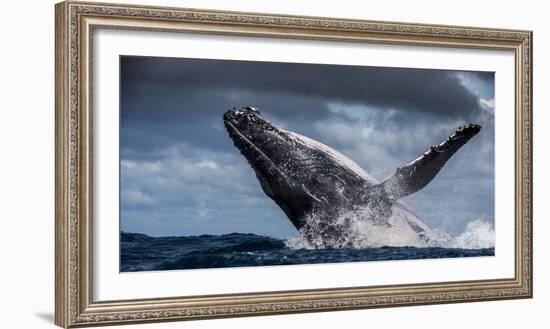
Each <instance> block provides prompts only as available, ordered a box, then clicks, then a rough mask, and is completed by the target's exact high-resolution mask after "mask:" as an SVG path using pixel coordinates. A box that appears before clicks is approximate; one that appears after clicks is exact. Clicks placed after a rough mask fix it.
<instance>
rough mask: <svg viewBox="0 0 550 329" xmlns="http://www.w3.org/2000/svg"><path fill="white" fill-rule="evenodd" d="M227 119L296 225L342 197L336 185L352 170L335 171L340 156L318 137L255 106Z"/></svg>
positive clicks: (244, 151)
mask: <svg viewBox="0 0 550 329" xmlns="http://www.w3.org/2000/svg"><path fill="white" fill-rule="evenodd" d="M223 119H224V124H225V127H226V129H227V131H228V133H229V136H230V137H231V139H232V140H233V143H234V145H235V146H236V147H237V148H238V149H239V151H240V152H241V154H242V155H243V156H244V157H245V158H246V160H247V161H248V163H249V164H250V166H251V167H252V168H253V169H254V172H255V173H256V177H257V178H258V180H259V182H260V185H261V187H262V189H263V191H264V192H265V193H266V194H267V195H268V196H269V197H270V198H271V199H273V201H275V202H276V203H277V204H278V205H279V206H280V207H281V208H282V209H283V211H284V212H285V213H286V214H287V216H288V217H289V218H290V219H291V221H292V222H293V224H294V225H295V226H296V227H301V226H303V223H301V222H300V221H301V220H302V219H303V217H304V215H305V214H307V213H309V212H310V211H312V210H313V209H315V208H318V207H322V206H323V205H324V204H328V203H330V202H334V201H336V200H335V199H338V198H343V196H342V193H341V191H342V190H344V189H343V188H342V189H338V188H337V186H338V184H341V185H342V184H345V183H346V182H345V180H346V177H347V175H346V174H347V173H346V172H336V171H337V170H338V169H339V168H338V164H337V161H336V160H335V159H334V157H332V156H331V155H330V154H329V152H326V151H324V150H320V149H319V147H316V146H315V145H314V143H315V141H311V140H307V141H306V139H307V138H306V137H304V136H301V135H298V134H296V133H293V132H289V131H286V130H284V129H281V128H278V127H276V126H274V125H273V124H271V123H270V122H269V121H267V120H266V119H264V118H263V117H262V115H261V114H260V112H259V110H258V109H257V108H254V107H245V108H240V109H233V110H230V111H227V112H226V113H225V114H224V116H223ZM334 152H335V151H334ZM344 171H345V170H344ZM352 176H353V174H352ZM355 176H356V175H355ZM335 180H336V181H335ZM339 201H341V200H339Z"/></svg>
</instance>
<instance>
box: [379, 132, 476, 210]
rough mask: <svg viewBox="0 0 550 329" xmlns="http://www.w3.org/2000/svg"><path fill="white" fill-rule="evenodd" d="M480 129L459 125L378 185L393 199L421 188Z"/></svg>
mask: <svg viewBox="0 0 550 329" xmlns="http://www.w3.org/2000/svg"><path fill="white" fill-rule="evenodd" d="M480 130H481V126H479V125H476V124H469V125H466V126H463V127H459V128H458V129H457V130H456V131H455V132H454V133H453V134H452V135H450V136H449V138H447V139H446V140H445V141H443V142H441V143H440V144H438V145H434V146H432V147H430V149H428V150H427V151H426V152H424V154H422V155H421V156H420V157H419V158H417V159H416V160H413V161H411V162H409V163H407V164H406V165H404V166H402V167H399V168H397V170H396V172H395V174H394V175H393V176H391V177H389V178H388V179H386V180H385V181H384V182H382V183H380V185H379V186H380V187H382V188H383V190H384V191H385V193H387V195H388V196H389V197H390V198H391V199H393V200H397V199H400V198H402V197H404V196H407V195H409V194H412V193H414V192H417V191H419V190H421V189H422V188H424V186H426V185H428V183H429V182H431V180H432V179H433V178H434V177H435V175H437V173H438V172H439V171H440V170H441V168H443V166H444V165H445V163H446V162H447V160H449V159H450V158H451V156H452V155H453V154H455V153H456V151H458V150H459V149H460V148H461V147H462V146H463V145H464V144H466V142H468V141H469V140H470V139H471V138H472V137H473V136H475V135H476V134H477V133H478V132H479V131H480Z"/></svg>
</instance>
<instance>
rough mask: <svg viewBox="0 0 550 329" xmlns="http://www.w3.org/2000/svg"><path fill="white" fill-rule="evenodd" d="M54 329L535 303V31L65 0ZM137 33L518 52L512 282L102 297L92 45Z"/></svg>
mask: <svg viewBox="0 0 550 329" xmlns="http://www.w3.org/2000/svg"><path fill="white" fill-rule="evenodd" d="M55 12H56V20H55V25H56V34H55V40H56V48H55V49H56V56H55V61H56V80H55V89H56V97H55V102H56V117H55V124H56V127H55V139H56V141H55V143H56V150H55V152H56V153H55V161H56V164H55V172H56V175H55V177H56V178H55V181H56V187H55V196H56V198H55V209H56V215H55V217H56V225H55V247H56V248H55V281H56V282H55V323H56V324H57V325H59V326H62V327H66V328H68V327H80V326H89V325H106V324H122V323H137V322H140V323H141V322H158V321H167V320H191V319H206V318H220V317H236V316H251V315H266V314H281V313H297V312H316V311H334V310H345V309H362V308H374V307H393V306H407V305H422V304H435V303H455V302H467V301H485V300H497V299H514V298H530V297H532V292H533V278H532V273H533V271H532V268H533V267H532V266H533V263H532V255H533V251H532V248H533V247H532V236H533V235H532V182H533V180H532V159H533V152H532V136H533V134H532V123H533V119H532V32H531V31H517V30H503V29H488V28H472V27H459V26H439V25H423V24H407V23H394V22H376V21H362V20H349V19H333V18H324V17H323V18H321V17H298V16H286V15H272V14H254V13H241V12H226V11H204V10H195V9H181V8H159V7H149V6H132V5H114V4H101V3H85V2H74V1H65V2H62V3H59V4H57V5H56V8H55ZM98 28H110V29H127V30H148V31H171V32H188V33H209V34H224V35H233V36H261V37H272V38H292V39H314V40H332V41H350V42H370V43H388V44H397V45H427V46H441V47H460V48H477V49H501V50H510V51H513V52H514V53H515V72H516V76H515V79H516V81H515V88H516V89H515V117H516V122H515V134H516V135H515V152H516V153H515V154H516V163H515V168H516V180H515V188H516V191H515V193H516V205H515V206H516V208H515V209H516V213H515V220H516V222H515V233H516V236H515V275H514V278H510V279H493V280H481V281H465V282H437V283H423V284H408V285H390V286H381V287H350V288H338V289H316V290H300V291H281V292H266V293H240V294H230V295H229V294H228V295H215V296H183V297H177V298H158V299H148V300H123V301H109V302H94V301H93V299H92V294H91V284H92V279H91V278H92V272H91V256H92V255H91V247H92V245H91V243H92V241H91V238H92V237H91V227H92V223H93V222H92V208H91V205H92V196H93V194H92V190H91V189H92V184H91V182H92V179H93V170H92V163H93V162H92V148H91V143H92V138H91V131H92V128H93V127H92V125H91V115H92V110H91V105H92V104H91V98H90V94H91V92H92V89H91V88H92V85H91V83H90V81H91V79H90V74H91V72H90V64H91V57H90V54H91V51H90V49H91V47H92V46H93V45H92V43H91V40H92V38H91V37H90V36H91V35H92V34H93V32H94V30H95V29H98Z"/></svg>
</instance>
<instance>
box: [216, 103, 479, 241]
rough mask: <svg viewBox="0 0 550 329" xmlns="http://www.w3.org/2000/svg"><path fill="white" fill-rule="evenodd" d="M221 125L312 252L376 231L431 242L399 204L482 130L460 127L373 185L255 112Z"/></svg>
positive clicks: (322, 148)
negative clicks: (310, 247)
mask: <svg viewBox="0 0 550 329" xmlns="http://www.w3.org/2000/svg"><path fill="white" fill-rule="evenodd" d="M223 121H224V125H225V127H226V129H227V131H228V133H229V136H230V138H231V139H232V140H233V144H234V145H235V146H236V147H237V148H238V149H239V151H240V153H241V154H242V155H243V156H244V157H245V158H246V160H247V161H248V163H249V164H250V166H251V167H252V169H253V170H254V172H255V174H256V177H257V178H258V181H259V183H260V186H261V188H262V190H263V191H264V193H265V194H266V195H267V196H268V197H270V198H271V199H272V200H273V201H274V202H275V203H276V204H277V205H278V206H279V207H280V208H281V209H282V210H283V212H284V213H285V214H286V216H287V217H288V219H289V220H290V222H291V223H292V224H293V225H294V226H295V227H296V229H298V231H299V232H300V233H301V234H302V235H303V236H304V237H305V238H306V239H307V240H308V241H309V243H311V244H312V245H313V246H315V247H346V246H349V245H350V244H353V241H354V239H357V238H365V237H362V236H359V237H358V236H357V235H365V236H366V237H367V238H369V239H371V240H374V241H376V234H377V233H379V232H383V231H390V232H392V231H393V234H389V235H390V236H392V239H395V241H392V242H391V244H394V245H418V243H419V242H424V243H426V244H430V243H431V241H435V240H436V238H435V234H434V232H432V230H431V229H430V228H429V227H428V226H427V225H426V224H424V223H423V222H422V221H421V220H420V219H419V218H418V216H416V215H415V214H414V212H413V211H412V210H411V209H410V208H409V207H408V206H406V205H405V204H404V203H402V202H401V201H400V200H399V199H401V198H403V197H405V196H407V195H410V194H412V193H415V192H417V191H419V190H421V189H422V188H424V187H425V186H426V185H427V184H428V183H429V182H430V181H431V180H432V179H434V177H435V176H436V175H437V173H438V172H439V171H440V170H441V168H443V166H444V165H445V163H446V162H447V161H448V160H449V159H450V158H451V156H452V155H453V154H455V153H456V152H457V151H458V150H459V149H460V148H461V147H462V146H463V145H464V144H466V143H467V142H468V141H469V140H470V139H471V138H472V137H473V136H475V135H476V134H477V133H478V132H479V131H480V129H481V127H480V126H479V125H477V124H469V125H466V126H462V127H459V128H458V129H457V130H456V131H455V132H454V133H452V134H451V135H450V136H449V137H448V138H447V139H446V140H444V141H442V142H441V143H439V144H436V145H433V146H431V147H430V148H429V149H428V150H427V151H425V152H424V153H423V154H422V155H420V156H419V157H418V158H416V159H415V160H413V161H411V162H409V163H407V164H405V165H403V166H401V167H399V168H397V169H396V171H395V173H394V174H393V175H392V176H390V177H388V178H387V179H385V180H383V181H378V180H377V179H375V178H374V177H372V176H370V175H369V174H368V173H366V172H365V171H364V170H363V169H362V168H361V167H359V166H358V165H357V164H356V163H355V162H354V161H352V160H351V159H349V158H348V157H346V156H344V155H343V154H341V153H340V152H338V151H336V150H334V149H332V148H331V147H329V146H327V145H324V144H322V143H320V142H318V141H315V140H313V139H311V138H308V137H306V136H303V135H300V134H298V133H295V132H292V131H288V130H285V129H282V128H278V127H276V126H274V125H273V124H272V123H270V122H268V121H267V120H265V119H264V118H263V117H262V115H261V114H260V112H259V110H258V109H257V108H255V107H244V108H238V109H237V108H234V109H232V110H229V111H227V112H226V113H225V114H224V115H223ZM358 227H359V228H365V227H366V228H367V229H366V230H357V228H358ZM358 232H359V233H358ZM386 235H387V234H386ZM382 244H388V242H387V241H385V242H384V243H382Z"/></svg>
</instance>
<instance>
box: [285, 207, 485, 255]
mask: <svg viewBox="0 0 550 329" xmlns="http://www.w3.org/2000/svg"><path fill="white" fill-rule="evenodd" d="M402 211H403V209H398V210H397V211H396V210H395V209H394V214H392V216H391V217H390V220H389V223H390V225H389V226H388V225H384V224H382V225H380V224H374V223H372V222H370V221H367V220H362V219H361V218H364V217H363V216H364V213H362V212H357V211H355V212H353V213H352V212H347V213H345V214H342V215H341V217H342V218H345V220H346V221H348V222H350V225H349V229H348V230H346V234H345V236H344V237H343V238H341V239H339V240H335V241H332V242H329V243H328V244H327V242H326V241H323V238H322V236H321V235H313V236H314V237H315V238H314V239H313V240H311V241H308V240H307V239H306V238H304V237H303V236H302V235H301V234H297V235H295V236H292V237H290V238H288V239H287V240H285V244H286V246H287V247H288V248H290V249H317V248H326V247H333V248H341V247H344V248H353V249H364V248H376V247H382V246H392V247H404V246H411V247H419V248H423V247H441V248H460V249H481V248H492V247H494V246H495V230H494V226H493V225H492V224H491V223H489V222H488V221H486V220H485V219H483V218H479V219H476V220H473V221H471V222H470V223H468V224H467V225H466V228H465V230H464V232H462V233H461V234H459V235H456V236H451V235H449V234H448V233H446V232H443V231H440V230H434V231H427V232H426V233H427V234H425V235H424V236H421V235H419V234H417V233H416V232H415V231H414V230H412V228H411V227H410V225H409V224H408V222H407V220H403V219H404V218H403V215H404V214H403V213H401V212H402ZM405 215H408V216H411V214H410V213H406V212H405ZM409 220H410V218H409Z"/></svg>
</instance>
